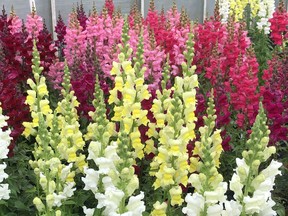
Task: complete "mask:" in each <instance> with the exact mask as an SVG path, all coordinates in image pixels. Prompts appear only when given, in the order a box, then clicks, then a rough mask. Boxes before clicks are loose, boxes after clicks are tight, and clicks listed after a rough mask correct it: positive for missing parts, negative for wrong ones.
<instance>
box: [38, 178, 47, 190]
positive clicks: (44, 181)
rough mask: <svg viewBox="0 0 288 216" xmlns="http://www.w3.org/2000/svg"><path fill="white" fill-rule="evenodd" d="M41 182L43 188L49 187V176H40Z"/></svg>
mask: <svg viewBox="0 0 288 216" xmlns="http://www.w3.org/2000/svg"><path fill="white" fill-rule="evenodd" d="M39 183H40V185H41V187H42V188H43V190H46V189H47V178H46V177H45V176H41V177H40V180H39Z"/></svg>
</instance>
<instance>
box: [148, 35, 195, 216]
mask: <svg viewBox="0 0 288 216" xmlns="http://www.w3.org/2000/svg"><path fill="white" fill-rule="evenodd" d="M192 38H193V36H192V34H191V33H190V34H189V39H188V41H187V44H186V49H187V50H186V51H185V52H184V56H185V58H186V61H187V63H186V62H183V63H182V69H183V77H176V78H175V84H174V86H173V88H170V89H169V88H167V81H168V79H169V75H168V74H169V71H170V67H169V59H168V60H167V62H166V64H165V66H164V73H163V78H164V79H163V80H162V81H161V86H162V91H160V90H157V92H156V94H157V98H156V99H154V100H153V105H152V108H151V111H152V113H153V115H154V117H155V119H156V123H155V124H153V123H150V124H149V126H151V127H150V130H148V132H147V135H148V136H149V138H150V139H152V140H153V139H154V140H158V142H159V143H158V145H159V146H158V149H157V150H156V151H155V152H156V155H155V157H154V158H153V161H152V163H151V164H150V168H151V171H150V175H152V176H155V181H154V184H153V186H154V188H155V190H156V189H158V188H161V190H163V191H164V193H167V194H169V195H168V197H169V202H168V203H167V205H172V206H176V205H178V206H181V205H182V203H183V202H184V199H183V198H182V189H181V188H180V186H179V185H180V184H182V185H183V186H186V185H187V183H188V173H189V165H188V154H187V153H186V148H187V144H188V143H189V141H191V140H193V139H194V138H195V133H194V128H195V121H196V120H197V118H196V117H195V114H194V112H195V110H196V90H195V88H196V87H197V86H198V79H197V75H196V74H194V71H195V69H196V67H195V66H191V63H192V59H193V56H194V54H193V51H194V48H193V45H194V44H193V41H192ZM172 91H173V93H172ZM155 128H158V129H159V132H156V131H155ZM152 170H153V171H152ZM168 197H164V199H166V198H168ZM155 206H156V207H157V208H158V207H159V206H158V205H157V203H155ZM155 206H154V208H156V207H155ZM163 210H164V209H162V210H161V211H163ZM159 211H160V209H159ZM153 212H154V213H152V215H153V214H156V213H155V212H158V210H157V209H154V210H153ZM159 214H160V213H159ZM161 214H162V213H161Z"/></svg>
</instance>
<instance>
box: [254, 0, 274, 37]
mask: <svg viewBox="0 0 288 216" xmlns="http://www.w3.org/2000/svg"><path fill="white" fill-rule="evenodd" d="M274 11H275V0H262V1H260V2H259V11H258V18H259V21H258V22H257V28H258V29H259V30H264V33H265V34H269V32H270V25H271V23H270V22H269V19H270V18H272V16H273V13H274Z"/></svg>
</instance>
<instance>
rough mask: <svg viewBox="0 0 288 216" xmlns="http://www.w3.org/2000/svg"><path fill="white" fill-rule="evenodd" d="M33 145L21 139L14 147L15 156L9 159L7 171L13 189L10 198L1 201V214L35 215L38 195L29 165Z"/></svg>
mask: <svg viewBox="0 0 288 216" xmlns="http://www.w3.org/2000/svg"><path fill="white" fill-rule="evenodd" d="M32 150H33V145H30V144H29V143H27V142H25V141H23V140H21V141H19V142H18V144H17V145H16V147H15V148H14V154H15V155H14V156H13V157H11V158H9V159H7V161H6V162H7V168H6V169H5V171H6V172H7V174H8V175H9V177H8V179H7V182H8V184H9V188H10V190H11V194H10V199H9V200H8V201H4V203H3V202H1V203H0V215H5V216H19V215H25V216H30V215H31V216H34V215H35V212H36V209H35V207H34V205H33V202H32V201H33V198H34V197H35V196H36V194H37V191H36V179H35V175H34V172H33V170H32V169H31V167H30V165H29V160H30V159H31V158H32Z"/></svg>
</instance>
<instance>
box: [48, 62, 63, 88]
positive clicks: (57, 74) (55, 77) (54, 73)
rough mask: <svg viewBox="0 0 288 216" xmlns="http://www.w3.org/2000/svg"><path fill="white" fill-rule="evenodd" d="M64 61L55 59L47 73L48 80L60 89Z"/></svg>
mask: <svg viewBox="0 0 288 216" xmlns="http://www.w3.org/2000/svg"><path fill="white" fill-rule="evenodd" d="M64 66H65V64H64V62H59V61H57V60H56V61H55V62H54V63H53V64H51V66H50V67H49V73H48V74H47V76H48V80H49V81H50V82H51V84H52V86H53V88H54V89H57V90H61V89H62V82H63V75H64Z"/></svg>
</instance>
